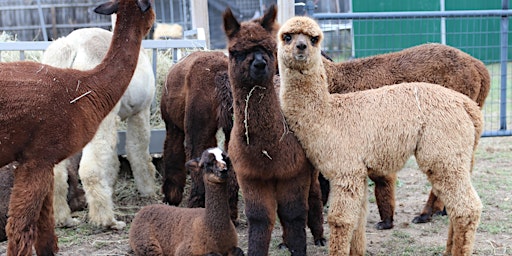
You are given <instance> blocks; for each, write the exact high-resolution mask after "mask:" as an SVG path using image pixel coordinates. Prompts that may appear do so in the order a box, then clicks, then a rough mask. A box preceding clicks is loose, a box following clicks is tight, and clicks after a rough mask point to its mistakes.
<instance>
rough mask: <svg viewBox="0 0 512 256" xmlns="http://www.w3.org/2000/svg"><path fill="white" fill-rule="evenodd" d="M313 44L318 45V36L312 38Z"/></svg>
mask: <svg viewBox="0 0 512 256" xmlns="http://www.w3.org/2000/svg"><path fill="white" fill-rule="evenodd" d="M311 43H312V44H316V43H318V36H314V37H312V38H311Z"/></svg>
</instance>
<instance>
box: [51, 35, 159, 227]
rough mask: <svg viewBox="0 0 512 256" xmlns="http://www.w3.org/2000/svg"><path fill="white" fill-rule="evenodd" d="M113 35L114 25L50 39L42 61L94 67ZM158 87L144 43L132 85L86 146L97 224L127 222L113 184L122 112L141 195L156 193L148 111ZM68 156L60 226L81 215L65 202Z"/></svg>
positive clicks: (57, 202)
mask: <svg viewBox="0 0 512 256" xmlns="http://www.w3.org/2000/svg"><path fill="white" fill-rule="evenodd" d="M111 40H112V32H110V31H107V30H104V29H99V28H84V29H78V30H75V31H73V32H71V33H70V34H69V35H68V36H66V37H63V38H59V39H57V40H55V41H54V42H53V43H52V44H50V46H49V47H48V48H47V49H46V51H45V53H44V55H43V57H42V62H43V63H45V64H49V65H52V66H56V67H62V68H66V67H67V68H74V69H79V70H89V69H92V68H94V67H95V66H96V65H97V64H99V63H100V62H101V60H102V59H103V57H104V56H105V54H106V52H107V50H108V48H109V45H110V41H111ZM112 68H122V67H112ZM76 86H77V87H79V86H80V84H77V85H76ZM105 86H108V85H105ZM154 93H155V78H154V75H153V70H152V67H151V63H150V61H149V59H148V57H147V56H146V54H145V53H144V52H143V50H142V49H141V51H140V55H139V61H138V63H137V68H136V70H135V73H134V74H133V78H132V80H131V82H130V85H129V86H128V89H127V90H126V92H125V93H124V95H123V97H122V98H121V100H120V101H119V103H118V104H117V105H116V106H115V107H114V109H113V110H112V111H111V112H110V114H109V115H108V116H107V117H105V119H104V120H103V121H102V123H101V125H100V127H99V128H98V131H97V132H96V135H95V136H94V138H93V140H92V141H91V142H89V144H87V145H86V146H85V147H84V148H83V155H82V159H81V161H80V169H79V175H80V179H81V180H82V184H83V187H84V190H85V195H86V198H87V203H88V208H89V220H90V222H91V223H93V224H95V225H99V226H102V227H109V228H113V229H122V228H124V227H125V226H126V224H125V223H124V222H122V221H117V220H116V219H115V217H114V211H113V202H112V194H113V186H114V183H115V181H116V179H117V174H118V171H119V160H118V157H117V149H116V144H117V119H118V118H120V119H121V120H126V121H127V132H126V154H127V158H128V161H129V162H130V166H131V169H132V171H133V176H134V178H135V183H136V184H137V188H138V190H139V192H140V194H141V195H142V196H153V195H155V189H156V184H155V171H156V169H155V166H154V165H153V163H152V162H151V156H150V155H149V137H150V124H149V117H150V107H151V103H152V100H153V97H154ZM65 161H67V159H66V160H64V161H63V162H65ZM63 162H61V163H60V164H58V165H56V166H55V168H54V173H55V193H54V212H55V222H56V225H60V226H73V225H76V224H78V223H79V221H78V220H76V219H73V218H71V215H70V210H69V206H68V205H67V202H66V194H67V182H66V181H67V172H66V171H65V168H62V166H65V163H63Z"/></svg>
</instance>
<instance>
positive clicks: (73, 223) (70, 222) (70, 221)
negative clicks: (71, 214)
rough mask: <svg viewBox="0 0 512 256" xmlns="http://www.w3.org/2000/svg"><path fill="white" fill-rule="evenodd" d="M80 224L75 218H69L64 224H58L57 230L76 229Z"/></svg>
mask: <svg viewBox="0 0 512 256" xmlns="http://www.w3.org/2000/svg"><path fill="white" fill-rule="evenodd" d="M80 223H82V222H81V221H80V220H79V219H77V218H69V219H67V220H66V221H65V222H64V223H61V224H59V225H58V227H59V228H72V227H76V226H78V225H80ZM56 226H57V225H56Z"/></svg>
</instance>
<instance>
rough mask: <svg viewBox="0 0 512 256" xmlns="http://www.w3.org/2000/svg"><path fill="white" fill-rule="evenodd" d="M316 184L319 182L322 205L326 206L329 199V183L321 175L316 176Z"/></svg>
mask: <svg viewBox="0 0 512 256" xmlns="http://www.w3.org/2000/svg"><path fill="white" fill-rule="evenodd" d="M318 182H320V190H321V191H322V204H323V205H326V204H327V200H328V199H329V192H330V190H331V187H330V184H329V181H328V180H327V179H326V178H325V177H324V175H322V173H319V174H318Z"/></svg>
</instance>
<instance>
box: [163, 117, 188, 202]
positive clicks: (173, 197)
mask: <svg viewBox="0 0 512 256" xmlns="http://www.w3.org/2000/svg"><path fill="white" fill-rule="evenodd" d="M165 130H166V137H165V142H164V154H163V156H162V158H163V163H164V175H163V184H162V193H163V194H164V200H163V201H164V202H165V203H168V204H171V205H179V204H180V203H181V200H182V199H183V189H184V188H185V183H186V177H187V175H186V172H185V146H184V145H183V141H184V140H185V134H184V133H183V131H181V130H180V129H179V128H178V127H176V126H175V125H174V124H170V123H166V125H165Z"/></svg>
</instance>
